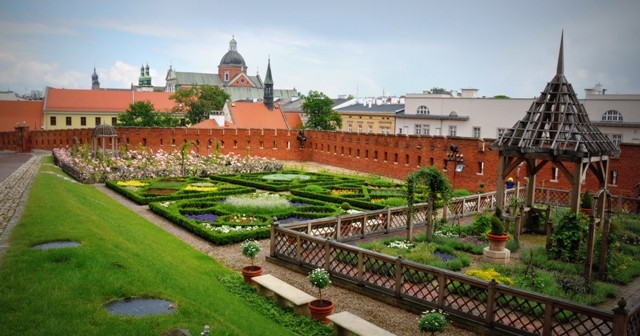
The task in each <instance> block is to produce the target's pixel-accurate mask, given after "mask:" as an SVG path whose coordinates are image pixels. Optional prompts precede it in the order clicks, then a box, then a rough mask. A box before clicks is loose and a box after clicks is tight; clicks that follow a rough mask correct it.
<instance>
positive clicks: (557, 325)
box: [553, 308, 638, 336]
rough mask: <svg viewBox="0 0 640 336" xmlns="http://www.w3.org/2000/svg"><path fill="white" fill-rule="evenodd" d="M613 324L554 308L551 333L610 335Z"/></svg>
mask: <svg viewBox="0 0 640 336" xmlns="http://www.w3.org/2000/svg"><path fill="white" fill-rule="evenodd" d="M612 331H613V322H612V321H605V320H602V319H599V318H596V317H594V316H587V315H584V314H577V313H574V312H572V311H570V310H563V309H558V308H554V310H553V333H554V335H558V336H582V335H611V332H612ZM629 335H638V334H629Z"/></svg>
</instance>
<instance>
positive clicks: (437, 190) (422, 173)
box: [406, 166, 453, 240]
mask: <svg viewBox="0 0 640 336" xmlns="http://www.w3.org/2000/svg"><path fill="white" fill-rule="evenodd" d="M406 182H407V207H408V209H409V212H410V213H413V211H414V206H413V204H414V203H415V190H416V188H417V187H422V188H426V196H427V201H428V202H429V207H431V213H432V214H435V209H436V203H440V204H441V205H442V206H446V204H447V203H448V202H449V199H450V198H451V194H452V193H453V188H452V187H451V183H450V182H449V179H448V178H447V176H446V175H444V174H443V173H442V172H441V171H440V170H439V169H438V168H436V167H434V166H428V167H423V168H421V169H420V170H418V171H416V172H413V173H411V174H409V175H408V176H407V178H406ZM411 217H412V216H409V217H408V218H411ZM432 220H433V217H430V218H427V227H426V234H427V238H431V234H432V233H433V223H432ZM408 224H410V223H408ZM408 234H410V232H408ZM412 238H413V237H408V238H407V240H411V239H412Z"/></svg>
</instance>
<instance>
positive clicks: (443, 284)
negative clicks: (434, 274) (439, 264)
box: [438, 272, 447, 309]
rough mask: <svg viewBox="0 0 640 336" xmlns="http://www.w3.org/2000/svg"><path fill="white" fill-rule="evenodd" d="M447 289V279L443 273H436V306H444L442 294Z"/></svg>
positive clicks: (443, 294)
mask: <svg viewBox="0 0 640 336" xmlns="http://www.w3.org/2000/svg"><path fill="white" fill-rule="evenodd" d="M446 290H447V279H446V278H445V277H444V273H442V272H440V273H439V274H438V308H440V309H442V307H444V296H445V291H446Z"/></svg>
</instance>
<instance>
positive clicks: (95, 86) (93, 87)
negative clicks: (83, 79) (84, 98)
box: [91, 67, 100, 90]
mask: <svg viewBox="0 0 640 336" xmlns="http://www.w3.org/2000/svg"><path fill="white" fill-rule="evenodd" d="M91 90H100V81H98V74H97V73H96V67H93V75H91Z"/></svg>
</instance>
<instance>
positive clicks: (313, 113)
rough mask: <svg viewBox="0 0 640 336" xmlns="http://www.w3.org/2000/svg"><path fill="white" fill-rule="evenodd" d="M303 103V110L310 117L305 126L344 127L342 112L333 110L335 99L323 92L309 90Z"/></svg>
mask: <svg viewBox="0 0 640 336" xmlns="http://www.w3.org/2000/svg"><path fill="white" fill-rule="evenodd" d="M303 98H304V103H302V112H303V113H305V114H306V115H307V117H308V119H307V122H306V124H305V128H308V129H316V130H328V131H335V130H336V129H340V128H341V127H342V117H341V116H340V113H338V112H336V111H334V110H333V108H332V107H333V100H331V98H329V97H327V95H325V94H324V93H322V92H318V91H309V94H308V95H307V96H306V97H303Z"/></svg>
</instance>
